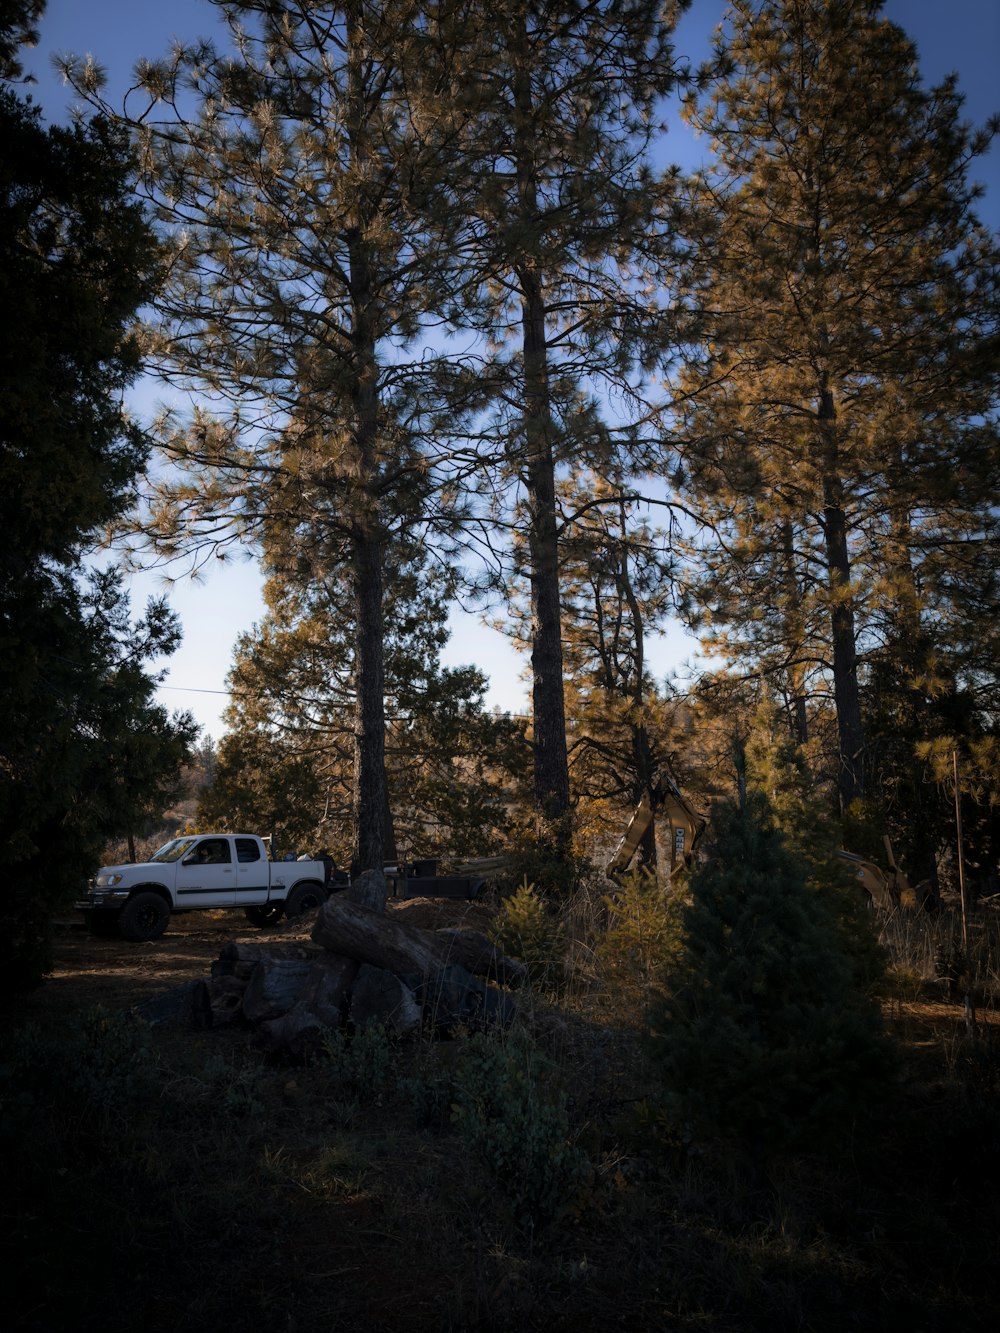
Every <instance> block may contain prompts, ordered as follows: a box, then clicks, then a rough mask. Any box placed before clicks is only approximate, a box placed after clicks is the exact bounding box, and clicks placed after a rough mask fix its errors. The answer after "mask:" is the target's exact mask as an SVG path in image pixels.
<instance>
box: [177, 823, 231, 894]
mask: <svg viewBox="0 0 1000 1333" xmlns="http://www.w3.org/2000/svg"><path fill="white" fill-rule="evenodd" d="M235 903H236V874H235V870H234V868H233V856H232V850H231V848H230V846H229V839H228V838H199V839H198V841H197V842H196V843H195V845H194V846H193V847H192V848H191V850H190V851H189V852H188V854H187V855H186V856H185V857H184V859H183V860H182V861H181V863H180V865H179V866H178V867H177V906H178V907H180V908H184V907H233V906H235Z"/></svg>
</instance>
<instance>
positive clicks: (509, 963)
mask: <svg viewBox="0 0 1000 1333" xmlns="http://www.w3.org/2000/svg"><path fill="white" fill-rule="evenodd" d="M432 934H433V935H434V938H435V940H436V941H437V942H438V945H439V946H440V947H442V948H443V949H444V953H445V959H444V961H445V963H448V964H450V963H456V964H457V965H458V966H459V967H464V968H465V970H466V971H467V972H471V973H472V975H473V976H475V977H488V978H489V979H490V981H499V983H500V985H501V986H524V985H526V984H527V980H528V969H527V968H526V967H525V965H524V964H523V963H520V962H518V960H517V959H516V958H508V957H507V956H506V954H502V953H501V952H500V951H499V949H497V947H496V945H494V944H491V943H490V941H489V940H488V939H487V938H486V936H485V935H482V934H480V932H479V931H478V930H469V929H468V928H466V927H462V928H455V927H448V928H446V929H444V930H435V931H433V932H432Z"/></svg>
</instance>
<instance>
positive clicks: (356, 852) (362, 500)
mask: <svg viewBox="0 0 1000 1333" xmlns="http://www.w3.org/2000/svg"><path fill="white" fill-rule="evenodd" d="M347 34H348V48H349V49H348V125H349V130H350V142H351V154H352V159H353V162H352V165H353V166H354V169H355V171H356V172H357V173H358V176H359V178H361V179H363V178H364V174H365V172H366V171H367V170H368V168H369V165H370V163H369V158H370V156H371V154H372V153H373V152H374V151H375V150H374V149H373V147H372V146H371V144H370V143H369V136H368V126H367V105H366V97H367V93H366V87H365V60H366V55H367V52H366V43H365V35H364V23H363V19H362V18H361V17H360V16H359V15H357V14H353V13H352V14H350V16H349V19H348V23H347ZM372 211H375V212H377V205H373V206H372ZM368 213H369V203H368V200H367V198H366V196H365V192H364V189H362V190H360V191H359V200H358V205H357V208H356V210H355V217H354V225H353V226H352V227H351V228H350V231H349V233H348V250H349V255H350V298H351V307H352V312H353V330H352V342H353V376H354V379H353V384H352V393H351V397H352V408H353V416H354V421H353V428H354V450H355V459H356V465H357V477H356V481H355V485H354V512H353V513H352V515H351V520H352V533H351V548H352V574H353V579H354V608H355V617H356V621H355V632H356V635H357V641H356V644H355V662H354V690H355V703H354V789H353V793H352V816H353V817H352V826H353V834H354V846H353V848H352V852H351V870H352V872H353V873H354V874H358V873H360V872H361V871H364V870H376V869H381V868H382V865H383V863H384V861H385V854H386V836H385V835H386V828H387V826H389V827H391V819H390V818H389V817H388V806H389V797H388V790H387V786H386V776H385V661H384V634H385V624H384V608H383V597H384V586H383V572H382V571H383V563H384V556H385V537H384V533H383V529H382V521H381V515H380V513H379V498H378V493H377V489H376V482H377V474H378V430H379V421H378V415H379V404H378V358H377V351H376V328H377V322H376V321H377V311H376V308H375V300H376V298H375V292H374V274H373V265H374V261H375V255H374V254H373V250H372V244H371V241H370V240H369V230H370V225H371V220H370V218H369V216H368Z"/></svg>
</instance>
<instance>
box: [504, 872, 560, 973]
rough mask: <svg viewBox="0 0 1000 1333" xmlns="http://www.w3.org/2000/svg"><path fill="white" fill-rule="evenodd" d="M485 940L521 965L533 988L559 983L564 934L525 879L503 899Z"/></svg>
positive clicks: (533, 888)
mask: <svg viewBox="0 0 1000 1333" xmlns="http://www.w3.org/2000/svg"><path fill="white" fill-rule="evenodd" d="M489 937H490V939H491V941H492V942H493V943H494V944H495V945H496V946H497V948H498V949H501V950H502V951H503V952H504V953H505V954H508V955H510V957H512V958H518V959H520V961H521V962H522V963H524V964H525V966H526V967H527V969H528V975H529V977H530V979H531V982H532V984H533V985H536V986H540V987H543V988H545V987H553V986H557V985H559V984H560V983H561V981H562V980H563V976H564V967H563V952H564V948H565V936H564V931H563V929H562V926H561V925H560V923H559V922H558V920H557V919H556V918H555V917H554V916H553V915H552V913H551V912H550V910H549V908H548V907H547V906H546V904H545V902H544V901H543V900H542V898H541V897H540V896H539V895H538V894H537V893H536V892H535V887H534V885H533V884H529V883H528V881H527V880H524V881H523V882H522V884H521V887H520V888H519V889H518V890H517V892H516V893H515V894H513V896H512V897H510V898H507V899H505V901H504V904H503V907H502V908H501V910H500V912H499V913H498V914H497V916H496V917H495V919H494V921H493V923H492V925H491V927H490V930H489Z"/></svg>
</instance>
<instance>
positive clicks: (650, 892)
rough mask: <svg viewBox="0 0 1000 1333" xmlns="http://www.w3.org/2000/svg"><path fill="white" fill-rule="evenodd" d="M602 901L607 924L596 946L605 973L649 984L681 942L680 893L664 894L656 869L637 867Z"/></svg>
mask: <svg viewBox="0 0 1000 1333" xmlns="http://www.w3.org/2000/svg"><path fill="white" fill-rule="evenodd" d="M603 902H604V907H605V909H606V911H607V928H606V930H605V931H604V932H603V934H602V935H601V936H600V937H599V938H598V941H597V950H596V951H597V956H598V958H599V959H600V961H601V963H602V964H603V966H604V969H605V971H606V973H607V974H608V975H609V976H611V977H613V978H615V979H616V980H618V981H620V982H624V983H625V984H629V983H633V984H637V985H639V986H641V987H646V986H648V985H649V983H650V982H651V981H652V980H653V978H654V977H655V976H657V975H659V974H660V973H661V972H662V971H663V969H664V967H665V966H666V965H667V963H668V962H669V961H670V960H671V959H672V958H673V957H675V956H676V953H677V951H678V949H679V947H680V937H681V914H682V912H683V902H682V900H681V898H680V896H679V895H678V894H673V893H665V892H664V891H663V889H662V888H661V887H660V885H659V882H658V881H657V878H656V874H655V872H652V871H649V870H642V869H637V870H633V871H631V872H630V873H629V874H628V875H625V876H623V877H622V880H621V886H620V888H618V889H617V890H616V891H615V892H614V893H609V894H607V895H605V897H604V899H603Z"/></svg>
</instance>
